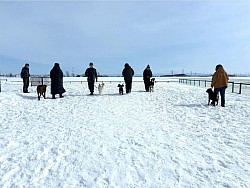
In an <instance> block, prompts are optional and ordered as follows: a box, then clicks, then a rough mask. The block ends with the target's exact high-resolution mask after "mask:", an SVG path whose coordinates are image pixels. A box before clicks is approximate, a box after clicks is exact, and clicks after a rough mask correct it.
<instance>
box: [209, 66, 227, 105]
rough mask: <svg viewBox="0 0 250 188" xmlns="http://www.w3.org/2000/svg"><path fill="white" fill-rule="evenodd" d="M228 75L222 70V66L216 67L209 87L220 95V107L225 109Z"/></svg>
mask: <svg viewBox="0 0 250 188" xmlns="http://www.w3.org/2000/svg"><path fill="white" fill-rule="evenodd" d="M228 80H229V78H228V75H227V72H226V71H225V70H224V68H223V66H222V65H220V64H219V65H217V66H216V67H215V73H214V74H213V77H212V83H211V87H212V88H213V87H214V91H215V92H218V93H220V96H221V106H222V107H225V91H226V88H227V85H228Z"/></svg>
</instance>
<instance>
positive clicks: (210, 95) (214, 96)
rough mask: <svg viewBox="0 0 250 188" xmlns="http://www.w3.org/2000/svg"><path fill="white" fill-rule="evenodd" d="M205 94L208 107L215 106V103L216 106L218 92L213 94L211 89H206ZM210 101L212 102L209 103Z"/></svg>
mask: <svg viewBox="0 0 250 188" xmlns="http://www.w3.org/2000/svg"><path fill="white" fill-rule="evenodd" d="M206 92H207V93H208V105H209V104H211V105H213V106H215V103H216V105H218V101H219V95H218V92H214V91H213V90H212V88H209V89H207V91H206ZM210 101H212V102H211V103H210Z"/></svg>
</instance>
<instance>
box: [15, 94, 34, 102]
mask: <svg viewBox="0 0 250 188" xmlns="http://www.w3.org/2000/svg"><path fill="white" fill-rule="evenodd" d="M30 94H32V93H17V95H18V96H19V97H22V98H24V99H28V100H35V99H36V100H38V99H37V95H32V96H31V95H30Z"/></svg>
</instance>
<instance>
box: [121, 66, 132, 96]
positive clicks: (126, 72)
mask: <svg viewBox="0 0 250 188" xmlns="http://www.w3.org/2000/svg"><path fill="white" fill-rule="evenodd" d="M122 76H123V77H124V81H125V84H126V93H130V92H131V88H132V78H133V76H134V70H133V69H132V68H131V67H130V65H129V64H128V63H125V65H124V69H123V71H122Z"/></svg>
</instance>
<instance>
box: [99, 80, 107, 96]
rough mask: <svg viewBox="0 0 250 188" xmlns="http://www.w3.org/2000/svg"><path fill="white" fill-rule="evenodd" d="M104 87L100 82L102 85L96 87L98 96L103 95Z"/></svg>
mask: <svg viewBox="0 0 250 188" xmlns="http://www.w3.org/2000/svg"><path fill="white" fill-rule="evenodd" d="M104 85H105V84H104V83H103V82H102V83H101V84H99V85H98V87H97V88H98V91H99V94H100V95H101V94H102V93H103V89H104Z"/></svg>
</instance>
